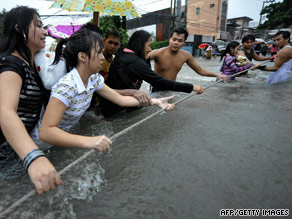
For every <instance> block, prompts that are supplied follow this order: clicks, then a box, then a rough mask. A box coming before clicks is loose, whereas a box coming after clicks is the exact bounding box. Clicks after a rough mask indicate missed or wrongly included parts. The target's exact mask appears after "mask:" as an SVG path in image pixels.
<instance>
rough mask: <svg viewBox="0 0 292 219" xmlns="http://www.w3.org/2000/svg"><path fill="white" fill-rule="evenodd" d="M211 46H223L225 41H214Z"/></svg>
mask: <svg viewBox="0 0 292 219" xmlns="http://www.w3.org/2000/svg"><path fill="white" fill-rule="evenodd" d="M212 44H215V45H217V46H219V45H224V46H225V41H223V40H215V41H214V42H213V43H212Z"/></svg>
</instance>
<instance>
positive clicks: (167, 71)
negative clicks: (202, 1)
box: [150, 28, 227, 92]
mask: <svg viewBox="0 0 292 219" xmlns="http://www.w3.org/2000/svg"><path fill="white" fill-rule="evenodd" d="M187 38H188V32H187V31H186V30H185V29H183V28H176V29H174V30H173V32H172V34H171V37H170V39H169V46H167V47H163V48H160V49H157V50H153V51H152V52H151V53H150V59H151V60H154V71H155V72H156V73H158V74H160V75H161V76H162V77H164V78H166V79H169V80H173V81H175V80H176V77H177V74H178V73H179V71H180V69H181V68H182V66H183V64H184V63H187V64H188V66H190V67H191V68H192V69H193V70H194V71H195V72H197V73H198V74H200V75H202V76H208V77H217V78H218V79H219V80H220V79H224V80H225V81H226V80H227V78H226V77H224V76H221V75H220V74H217V73H214V72H210V71H208V70H206V69H203V68H201V67H200V66H199V65H198V64H197V62H196V61H195V60H194V58H193V56H192V55H191V54H190V53H189V52H187V51H185V50H182V49H181V48H182V47H183V45H184V44H185V42H186V39H187ZM154 91H158V90H157V89H156V88H154V87H153V88H152V92H154Z"/></svg>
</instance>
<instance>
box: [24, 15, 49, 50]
mask: <svg viewBox="0 0 292 219" xmlns="http://www.w3.org/2000/svg"><path fill="white" fill-rule="evenodd" d="M45 44H46V31H45V29H44V27H43V23H42V21H41V20H40V18H39V17H36V18H35V19H34V20H33V21H32V22H31V24H30V26H29V30H28V47H29V48H30V50H31V52H32V54H34V53H36V52H38V51H39V50H41V49H42V48H44V47H45Z"/></svg>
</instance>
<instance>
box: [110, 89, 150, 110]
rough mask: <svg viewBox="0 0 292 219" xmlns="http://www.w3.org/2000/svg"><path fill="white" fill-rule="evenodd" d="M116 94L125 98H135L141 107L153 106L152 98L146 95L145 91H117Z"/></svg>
mask: <svg viewBox="0 0 292 219" xmlns="http://www.w3.org/2000/svg"><path fill="white" fill-rule="evenodd" d="M115 91H116V92H118V93H119V94H121V95H123V96H133V97H135V98H136V99H137V100H138V101H139V102H140V105H141V106H149V105H150V104H151V98H150V97H149V95H148V94H146V93H145V92H143V91H139V90H135V89H124V90H117V89H115Z"/></svg>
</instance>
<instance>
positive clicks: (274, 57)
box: [270, 54, 277, 62]
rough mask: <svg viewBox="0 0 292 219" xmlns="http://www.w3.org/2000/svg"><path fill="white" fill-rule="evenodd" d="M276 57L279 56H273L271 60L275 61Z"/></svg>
mask: <svg viewBox="0 0 292 219" xmlns="http://www.w3.org/2000/svg"><path fill="white" fill-rule="evenodd" d="M276 57H277V54H276V55H273V56H272V57H271V58H270V59H271V62H273V61H275V59H276Z"/></svg>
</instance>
